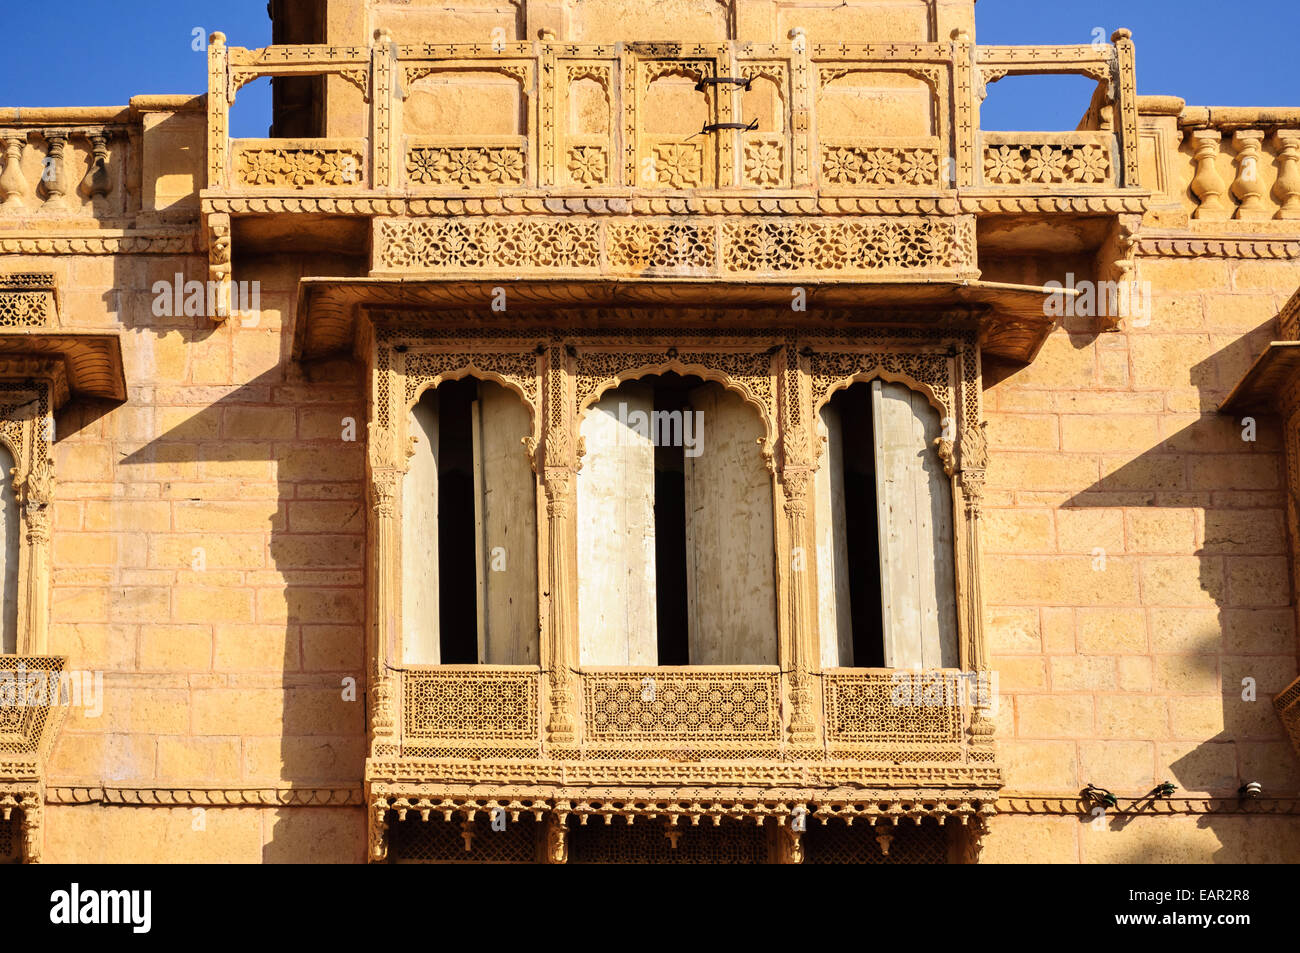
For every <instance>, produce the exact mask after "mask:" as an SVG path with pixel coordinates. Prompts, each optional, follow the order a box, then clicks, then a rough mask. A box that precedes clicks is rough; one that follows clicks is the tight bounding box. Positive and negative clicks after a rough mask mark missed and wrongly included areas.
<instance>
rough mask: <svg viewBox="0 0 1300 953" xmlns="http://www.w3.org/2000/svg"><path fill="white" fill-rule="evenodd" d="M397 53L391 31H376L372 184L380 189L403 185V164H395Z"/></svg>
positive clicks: (372, 67) (372, 74)
mask: <svg viewBox="0 0 1300 953" xmlns="http://www.w3.org/2000/svg"><path fill="white" fill-rule="evenodd" d="M396 53H397V44H395V43H394V42H393V37H392V35H391V34H390V33H389V32H388V30H386V29H379V30H376V31H375V43H374V46H373V47H371V50H370V84H371V88H370V128H371V136H372V137H373V138H372V141H371V144H370V154H371V169H370V181H371V184H372V185H373V186H374V187H375V188H378V189H389V188H398V187H399V186H400V184H401V183H400V178H399V171H398V170H399V169H400V167H401V163H398V162H394V161H393V141H392V136H393V87H394V82H395V78H396V77H395V74H396V70H397V62H396Z"/></svg>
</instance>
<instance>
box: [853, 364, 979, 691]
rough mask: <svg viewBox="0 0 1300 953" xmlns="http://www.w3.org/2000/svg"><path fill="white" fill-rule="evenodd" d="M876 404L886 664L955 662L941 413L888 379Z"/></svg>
mask: <svg viewBox="0 0 1300 953" xmlns="http://www.w3.org/2000/svg"><path fill="white" fill-rule="evenodd" d="M871 409H872V420H873V423H874V429H875V437H876V446H875V450H876V511H877V517H878V521H879V536H880V588H881V608H882V617H883V624H884V634H885V665H886V666H889V667H891V668H941V667H942V668H955V667H956V666H957V665H958V656H957V607H956V585H955V580H954V571H953V541H952V488H951V484H950V483H949V481H948V477H947V476H946V475H945V474H944V472H943V467H942V465H941V464H940V461H939V457H938V453H937V450H936V448H935V446H934V440H935V438H937V437H938V436H939V434H940V421H939V414H938V412H937V411H935V409H934V408H933V407H931V406H930V404H929V403H928V402H927V401H926V399H925V398H924V397H923V396H922V395H921V394H919V393H917V392H915V391H913V390H911V389H909V388H908V387H905V386H904V385H902V384H893V383H886V382H883V381H873V382H872V384H871Z"/></svg>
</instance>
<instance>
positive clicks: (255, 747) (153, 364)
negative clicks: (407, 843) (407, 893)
mask: <svg viewBox="0 0 1300 953" xmlns="http://www.w3.org/2000/svg"><path fill="white" fill-rule="evenodd" d="M119 260H121V259H119ZM237 264H238V263H237ZM124 267H136V268H138V269H143V271H144V273H143V274H141V273H140V272H139V271H137V272H134V273H131V274H124V275H122V276H121V279H122V280H121V281H120V282H119V284H118V287H119V288H120V289H123V290H122V291H119V292H117V293H118V294H121V295H123V298H122V299H121V300H120V301H119V304H120V308H119V314H120V315H121V317H122V321H123V325H124V327H125V328H126V334H125V336H124V345H125V347H126V349H127V350H128V351H129V352H130V353H129V355H128V367H127V379H128V381H129V382H139V386H138V387H133V388H132V392H131V400H130V401H129V403H128V405H127V407H128V408H129V409H128V410H127V412H126V413H125V415H124V417H123V418H122V421H121V423H120V424H119V427H118V434H117V438H118V439H117V442H116V448H117V449H116V456H117V457H118V459H117V460H116V461H115V462H116V463H117V464H118V465H120V467H121V468H122V469H119V470H118V480H119V482H121V483H124V484H126V485H127V493H128V496H138V497H139V498H141V499H143V498H148V497H151V496H153V493H152V491H150V490H145V489H142V490H141V491H140V492H138V494H137V493H132V487H133V486H136V485H138V484H141V483H156V484H158V487H157V492H156V495H157V498H160V499H162V500H167V501H171V504H172V505H171V521H172V522H171V526H170V527H169V528H168V527H166V526H160V527H159V531H158V532H151V533H148V534H147V535H146V538H145V540H144V545H143V546H142V547H141V548H140V550H139V551H140V552H141V556H140V557H138V559H137V561H136V562H135V563H133V564H131V565H128V566H126V567H125V569H126V570H128V571H127V572H122V571H121V569H119V573H120V575H121V577H127V576H129V575H131V574H130V573H129V570H130V569H131V568H135V566H136V565H139V566H140V567H141V568H145V567H147V568H148V570H149V571H150V572H149V574H150V575H157V574H158V573H159V572H160V571H161V572H166V573H168V574H169V579H168V581H167V582H166V583H164V585H166V586H167V587H168V597H169V599H170V608H169V612H170V614H169V616H168V618H169V620H170V622H171V625H169V626H168V628H167V630H166V636H165V637H166V638H167V639H170V640H173V641H174V642H175V643H176V644H175V645H173V646H172V650H173V651H174V652H175V653H176V656H175V657H185V658H189V657H191V656H190V655H188V654H187V651H188V649H189V648H192V647H194V646H199V647H210V650H211V651H210V660H211V661H210V662H204V661H202V658H203V655H204V651H203V650H202V649H201V650H200V655H199V660H198V661H195V662H194V663H193V665H192V667H190V666H188V665H185V663H182V666H183V667H185V668H186V669H187V670H188V671H191V672H194V673H196V675H195V676H193V677H191V679H190V688H189V704H190V733H189V734H188V735H182V736H178V737H172V738H166V739H165V738H163V737H162V736H161V735H162V733H163V732H164V731H165V730H166V729H159V728H157V727H155V726H149V725H145V726H141V727H139V728H136V730H139V731H142V732H158V733H159V735H160V737H159V745H160V750H161V748H162V746H163V743H164V741H165V742H166V743H167V744H168V745H169V746H174V747H175V748H176V749H177V750H179V751H180V752H181V753H180V754H178V755H177V756H176V758H175V759H174V760H172V761H168V760H165V759H164V758H163V757H162V756H161V755H160V756H159V759H158V764H157V783H158V784H160V785H163V786H176V787H186V786H194V787H228V788H237V787H261V788H282V789H283V788H286V787H288V788H299V787H301V788H311V787H333V788H340V789H353V790H356V789H358V788H359V784H360V779H361V777H362V775H363V763H364V759H365V717H364V710H365V698H364V689H365V680H364V677H363V672H364V668H363V658H362V655H363V646H364V642H365V640H364V613H365V609H364V605H365V567H366V563H365V545H366V544H365V529H366V518H365V507H366V505H367V494H366V492H365V486H364V481H365V459H364V453H365V420H366V405H365V399H364V393H365V388H364V384H363V381H364V373H363V371H362V370H361V368H359V367H358V366H357V365H356V364H355V363H353V362H351V361H348V360H341V361H336V362H330V363H323V364H320V365H316V366H313V367H309V368H303V367H301V366H299V365H296V364H293V363H291V362H290V360H289V349H290V343H291V335H292V312H293V309H294V307H295V303H296V286H297V280H298V278H299V277H301V276H302V275H304V274H331V273H338V271H339V270H340V268H342V269H343V270H348V269H349V268H350V264H349V263H348V262H343V263H340V261H339V260H337V259H335V260H333V261H323V260H316V259H308V258H300V259H295V258H292V257H290V256H279V257H277V258H275V259H274V260H271V259H267V260H265V261H253V262H247V263H244V267H242V268H240V267H237V268H236V271H235V279H236V281H239V280H248V281H250V282H251V281H257V282H260V286H259V289H260V297H261V301H260V305H261V309H260V313H258V314H257V315H256V316H255V317H239V316H236V317H231V318H230V319H228V320H227V321H225V322H224V323H223V324H219V325H218V324H215V323H213V322H211V321H210V320H209V318H208V317H207V316H206V315H205V316H198V317H195V316H188V317H186V316H184V315H172V316H168V315H161V316H160V315H157V314H156V313H155V310H154V307H153V302H154V294H153V292H152V288H153V283H154V282H155V281H158V280H164V281H168V282H171V281H172V280H173V278H174V274H175V271H176V270H177V269H176V268H175V267H171V262H167V263H166V264H165V265H164V264H163V263H161V262H160V263H159V264H158V265H155V264H154V263H153V262H152V261H150V262H149V263H148V264H147V265H144V264H139V265H133V263H131V262H126V263H125V264H124ZM184 271H185V272H186V277H187V278H190V279H193V280H206V271H207V269H206V263H205V262H204V261H202V260H201V259H199V258H194V259H192V260H190V261H188V262H187V267H185V268H184ZM126 289H129V290H126ZM141 289H144V290H141ZM132 365H134V366H132ZM115 528H117V527H115ZM122 528H123V529H125V527H122ZM141 560H142V561H141ZM121 562H123V560H119V563H121ZM134 575H142V574H138V573H137V574H134ZM132 582H133V580H130V579H128V578H119V579H118V583H119V585H117V586H115V590H116V591H115V592H114V599H115V600H119V599H120V600H122V601H123V602H124V603H129V602H130V597H131V589H132V588H133V586H132V585H131V583H132ZM142 621H144V620H143V619H142ZM148 621H152V619H150V620H148ZM182 646H185V648H182ZM164 657H168V658H170V657H172V656H164ZM142 667H145V666H144V665H142ZM163 669H164V670H165V671H173V669H171V668H170V667H167V666H164V667H163ZM200 674H201V675H202V676H206V677H200ZM110 691H111V688H110ZM109 701H110V702H111V697H110V699H109ZM133 727H134V726H133ZM232 749H233V750H234V751H236V752H237V753H238V763H237V764H234V763H231V762H232V759H231V758H229V757H222V756H219V754H218V753H219V752H222V753H223V752H228V751H230V750H232ZM212 813H213V812H209V814H210V815H211V814H212ZM266 814H267V815H270V811H267V812H266ZM208 823H209V825H210V826H215V825H216V824H219V823H220V820H219V819H214V820H209V822H208ZM195 836H202V835H195ZM260 837H261V839H260V844H261V857H262V860H263V861H266V862H304V861H313V862H323V861H341V862H359V861H361V860H363V859H364V844H365V821H364V814H363V812H362V811H361V810H360V809H359V808H357V807H353V808H329V807H308V808H284V809H281V810H277V811H275V812H274V815H273V819H272V818H271V817H269V816H264V817H263V819H262V823H261V835H260Z"/></svg>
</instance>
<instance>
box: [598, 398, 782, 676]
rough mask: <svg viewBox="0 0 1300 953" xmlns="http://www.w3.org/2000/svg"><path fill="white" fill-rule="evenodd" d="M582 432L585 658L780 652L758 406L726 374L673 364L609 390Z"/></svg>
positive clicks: (673, 659) (721, 658) (685, 660)
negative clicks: (710, 375) (674, 369)
mask: <svg viewBox="0 0 1300 953" xmlns="http://www.w3.org/2000/svg"><path fill="white" fill-rule="evenodd" d="M581 434H582V438H583V440H584V443H585V447H586V455H585V456H584V457H583V465H582V469H581V470H580V471H579V473H578V480H577V493H578V636H579V646H580V649H579V656H580V660H581V663H582V664H584V665H773V664H776V661H777V640H776V591H775V583H774V579H775V573H774V562H773V560H774V544H773V535H772V532H773V521H772V482H771V475H770V474H769V472H768V471H767V468H766V467H765V465H764V461H763V457H762V453H761V451H760V446H759V443H760V440H761V438H762V437H763V436H764V428H763V422H762V420H761V419H760V417H759V415H758V413H757V412H756V411H755V410H754V409H753V408H752V407H750V406H748V405H747V404H746V403H745V402H744V400H743V399H742V398H741V397H739V396H738V395H736V394H735V393H733V392H731V391H728V390H727V389H725V388H724V387H723V386H722V385H721V384H718V383H714V382H707V383H706V382H705V381H703V380H701V379H700V378H699V377H683V376H680V375H677V374H663V375H660V376H656V377H648V378H643V379H640V380H636V381H630V382H628V383H625V384H623V385H622V386H620V387H618V388H617V389H615V390H613V391H610V392H609V393H607V394H605V395H604V396H603V397H602V398H601V399H600V400H599V401H598V402H597V403H596V404H595V405H594V406H593V407H591V408H590V409H589V410H588V411H587V413H586V416H585V417H584V418H583V421H582V426H581Z"/></svg>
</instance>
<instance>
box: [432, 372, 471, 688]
mask: <svg viewBox="0 0 1300 953" xmlns="http://www.w3.org/2000/svg"><path fill="white" fill-rule="evenodd" d="M477 400H478V382H477V381H475V380H472V379H469V378H466V379H465V380H459V381H449V382H448V383H446V384H443V385H442V386H441V387H439V388H438V434H439V438H440V445H439V450H440V452H439V454H438V566H439V569H440V572H439V573H438V586H439V592H438V596H439V599H438V604H439V620H438V621H439V631H440V635H441V639H442V663H443V664H444V665H463V664H471V663H474V662H477V661H478V660H479V659H478V638H477V633H478V598H477V590H478V575H477V572H476V566H475V561H474V559H473V558H472V554H473V553H474V550H475V540H474V525H475V506H474V495H475V494H474V454H473V447H474V428H473V410H474V405H475V402H476V401H477Z"/></svg>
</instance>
